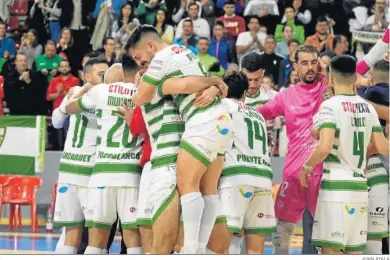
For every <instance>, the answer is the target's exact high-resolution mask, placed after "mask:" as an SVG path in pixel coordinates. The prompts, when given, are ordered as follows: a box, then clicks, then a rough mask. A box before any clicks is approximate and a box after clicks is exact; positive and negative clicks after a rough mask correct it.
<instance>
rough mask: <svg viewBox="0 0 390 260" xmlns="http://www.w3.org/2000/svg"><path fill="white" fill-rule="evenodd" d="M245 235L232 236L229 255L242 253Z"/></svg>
mask: <svg viewBox="0 0 390 260" xmlns="http://www.w3.org/2000/svg"><path fill="white" fill-rule="evenodd" d="M242 240H243V237H236V236H233V237H232V241H231V242H230V246H229V255H240V254H241V245H242Z"/></svg>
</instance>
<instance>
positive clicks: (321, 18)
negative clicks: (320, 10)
mask: <svg viewBox="0 0 390 260" xmlns="http://www.w3.org/2000/svg"><path fill="white" fill-rule="evenodd" d="M323 22H326V23H327V22H328V19H326V17H325V16H324V15H320V16H319V17H318V18H317V22H316V23H323Z"/></svg>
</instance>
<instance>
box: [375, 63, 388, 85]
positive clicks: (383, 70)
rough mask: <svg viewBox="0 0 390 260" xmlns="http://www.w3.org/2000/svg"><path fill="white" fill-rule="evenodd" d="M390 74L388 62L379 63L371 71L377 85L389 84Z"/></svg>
mask: <svg viewBox="0 0 390 260" xmlns="http://www.w3.org/2000/svg"><path fill="white" fill-rule="evenodd" d="M389 74H390V72H389V62H388V61H386V60H380V61H378V62H377V63H376V64H375V65H374V67H373V68H372V71H371V76H372V78H373V79H374V80H375V81H376V83H389Z"/></svg>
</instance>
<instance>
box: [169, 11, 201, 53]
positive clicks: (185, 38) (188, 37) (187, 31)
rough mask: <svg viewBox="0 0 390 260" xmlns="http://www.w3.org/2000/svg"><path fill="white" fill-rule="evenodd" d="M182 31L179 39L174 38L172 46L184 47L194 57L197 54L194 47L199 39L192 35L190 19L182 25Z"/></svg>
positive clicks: (192, 26)
mask: <svg viewBox="0 0 390 260" xmlns="http://www.w3.org/2000/svg"><path fill="white" fill-rule="evenodd" d="M182 26H183V29H182V30H181V31H182V35H181V37H179V38H175V41H174V42H173V43H174V44H178V45H184V46H186V47H187V48H188V49H190V50H191V51H192V52H193V53H194V54H195V55H197V54H198V49H197V48H196V45H197V44H198V41H199V38H198V36H196V35H194V25H193V23H192V20H191V19H187V20H185V21H184V22H183V23H182Z"/></svg>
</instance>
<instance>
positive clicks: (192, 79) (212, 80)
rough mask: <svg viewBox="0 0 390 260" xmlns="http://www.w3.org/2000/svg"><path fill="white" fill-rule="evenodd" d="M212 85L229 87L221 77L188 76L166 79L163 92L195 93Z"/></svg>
mask: <svg viewBox="0 0 390 260" xmlns="http://www.w3.org/2000/svg"><path fill="white" fill-rule="evenodd" d="M210 86H217V87H218V88H219V89H220V90H221V91H224V90H225V89H227V86H226V84H225V83H224V82H223V80H222V79H221V78H219V77H215V76H211V77H203V76H188V77H184V78H171V79H168V80H166V81H165V82H164V83H163V85H162V92H163V94H164V95H175V94H193V93H197V92H199V91H202V90H204V89H206V88H208V87H210Z"/></svg>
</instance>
